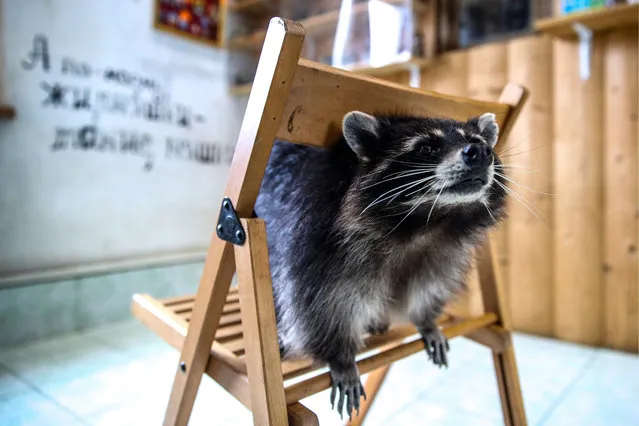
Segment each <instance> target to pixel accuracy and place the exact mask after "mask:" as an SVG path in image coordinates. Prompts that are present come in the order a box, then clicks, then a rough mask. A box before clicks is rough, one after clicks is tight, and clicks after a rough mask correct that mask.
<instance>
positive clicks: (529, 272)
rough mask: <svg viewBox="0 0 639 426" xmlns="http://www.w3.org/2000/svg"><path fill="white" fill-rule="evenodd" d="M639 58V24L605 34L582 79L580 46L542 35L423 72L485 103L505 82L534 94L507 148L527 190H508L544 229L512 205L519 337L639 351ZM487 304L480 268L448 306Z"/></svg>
mask: <svg viewBox="0 0 639 426" xmlns="http://www.w3.org/2000/svg"><path fill="white" fill-rule="evenodd" d="M637 55H638V46H637V32H636V29H635V30H626V31H625V32H622V33H613V34H607V35H606V34H596V35H595V45H594V51H593V57H592V63H591V77H590V80H589V81H586V82H584V81H582V80H581V79H580V75H579V54H578V44H577V43H576V41H560V40H556V39H549V38H544V36H541V35H536V36H529V37H523V38H516V39H513V40H510V41H508V42H502V43H496V44H488V45H484V46H479V47H475V48H471V49H468V50H460V51H456V52H449V53H446V54H444V55H443V56H441V57H439V58H438V59H437V60H436V61H435V62H434V63H433V64H432V65H430V66H429V67H427V68H425V69H424V70H423V73H422V88H423V89H425V90H434V91H438V92H442V93H449V94H453V95H461V96H471V97H475V98H479V99H496V98H497V97H498V96H499V93H500V91H501V89H502V88H503V86H504V85H505V84H506V82H508V81H512V82H518V83H522V84H524V85H526V86H527V87H528V88H529V89H530V90H531V97H530V99H529V101H528V104H527V106H526V108H525V109H524V111H523V112H522V114H521V116H520V118H519V120H518V124H517V126H516V127H515V128H514V129H513V132H512V134H511V137H510V140H509V141H506V145H505V146H503V147H499V148H500V151H501V150H504V149H510V151H509V153H506V156H505V157H504V161H505V162H507V163H510V164H513V165H516V166H517V168H513V169H511V170H510V173H509V177H510V178H512V179H514V180H515V181H516V182H517V183H519V184H520V185H521V186H518V185H516V184H511V185H510V187H511V188H512V189H514V190H517V191H518V192H519V193H520V194H522V195H523V196H525V197H526V199H528V200H529V201H530V203H531V204H532V205H534V208H535V210H536V211H537V213H538V214H539V215H540V216H541V218H542V219H543V221H544V222H545V225H543V224H542V223H541V222H539V220H538V219H536V218H535V217H534V216H533V215H532V214H530V212H529V211H528V210H527V209H526V208H525V207H523V206H521V205H520V204H518V203H517V202H514V201H513V200H512V198H511V200H510V203H509V207H508V209H509V215H510V218H509V219H508V220H507V221H506V226H505V227H504V228H503V229H502V230H500V231H499V232H498V233H497V235H496V237H497V238H498V243H500V246H499V248H500V252H499V256H500V258H499V260H500V263H501V265H502V268H503V270H502V274H503V276H504V278H505V280H504V281H505V284H506V285H505V289H504V290H505V296H506V300H507V301H508V303H507V305H508V308H509V311H510V315H511V317H512V321H513V325H514V328H515V329H516V330H520V331H525V332H530V333H534V334H540V335H546V336H554V337H557V338H559V339H562V340H569V341H576V342H580V343H585V344H592V345H598V346H608V347H612V348H618V349H624V350H628V351H631V352H634V353H637V352H639V342H638V340H639V339H638V334H639V330H638V326H639V325H638V323H639V315H638V312H637V311H638V304H639V300H638V298H639V294H638V286H639V270H638V267H639V259H638V257H639V256H638V250H637V247H639V241H638V240H639V235H638V234H639V226H638V221H639V187H638V186H639V185H638V181H639V176H638V170H637V169H638V166H639V158H638V153H637V145H638V142H639V141H638V140H637V138H638V136H637V131H638V130H639V129H638V128H637V114H638V112H637V108H638V107H637V89H638V88H637ZM391 78H392V79H394V80H395V81H399V82H405V83H408V79H407V76H406V74H404V75H403V76H402V75H399V76H394V77H391ZM510 153H514V154H516V155H514V156H509V154H510ZM524 187H528V188H530V189H532V190H534V191H539V192H542V193H546V194H539V193H536V192H533V191H529V190H528V189H525V188H524ZM548 193H550V194H552V195H547V194H548ZM546 226H547V227H546ZM604 271H605V272H604ZM481 302H482V300H481V294H480V291H479V285H478V280H477V275H476V270H474V271H473V273H472V274H471V276H470V279H469V293H468V294H467V295H465V296H463V297H461V298H460V299H459V300H457V301H456V302H455V303H453V304H451V306H450V307H449V311H451V312H454V313H459V314H477V313H480V312H481V311H482V303H481Z"/></svg>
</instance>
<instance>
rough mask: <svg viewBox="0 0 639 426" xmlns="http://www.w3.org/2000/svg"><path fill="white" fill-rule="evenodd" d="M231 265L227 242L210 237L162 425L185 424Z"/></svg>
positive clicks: (213, 332)
mask: <svg viewBox="0 0 639 426" xmlns="http://www.w3.org/2000/svg"><path fill="white" fill-rule="evenodd" d="M234 267H235V265H234V262H233V250H232V248H231V245H230V244H229V243H227V242H226V241H222V240H220V239H218V238H216V237H214V238H213V240H212V241H211V245H210V246H209V251H208V253H207V255H206V262H205V264H204V271H203V272H202V278H201V279H200V285H199V287H198V291H197V295H196V296H195V306H194V307H193V316H192V317H191V321H190V323H189V328H188V331H187V335H186V339H185V340H184V344H183V345H182V352H181V354H180V363H179V365H178V368H177V371H176V373H175V379H174V381H173V388H172V389H171V396H170V398H169V403H168V406H167V409H166V413H165V416H164V425H165V426H186V425H187V424H188V422H189V418H190V416H191V411H192V410H193V404H194V403H195V397H196V396H197V391H198V388H199V387H200V382H201V380H202V375H203V374H204V371H205V369H206V366H207V364H208V361H209V356H210V354H211V346H212V344H213V337H214V336H215V331H216V329H217V326H218V323H219V321H220V316H221V315H222V309H224V301H225V299H226V295H227V294H228V292H229V288H230V286H231V281H232V279H233V272H234Z"/></svg>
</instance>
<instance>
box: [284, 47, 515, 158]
mask: <svg viewBox="0 0 639 426" xmlns="http://www.w3.org/2000/svg"><path fill="white" fill-rule="evenodd" d="M327 93H330V94H331V95H330V96H327ZM364 99H365V100H366V101H365V102H362V100H364ZM397 108H400V109H401V110H404V111H408V112H410V113H413V114H419V115H425V116H438V117H450V118H456V119H463V120H465V119H467V118H469V117H472V116H478V115H481V114H483V113H485V112H488V111H490V112H494V113H495V115H496V116H497V121H498V123H499V124H500V125H501V124H503V122H504V119H505V117H506V114H507V113H508V108H507V107H506V106H504V105H501V104H498V103H497V102H482V101H469V100H467V99H464V98H460V97H455V96H450V95H444V94H438V93H430V92H424V91H422V90H418V89H413V88H410V87H406V86H403V85H401V84H397V83H392V82H386V81H381V80H379V79H374V78H372V77H368V76H363V75H357V74H353V73H349V72H346V71H341V70H337V69H335V68H331V67H327V66H324V65H322V64H318V63H314V62H310V61H306V60H303V59H302V60H300V66H299V67H298V69H297V71H296V73H295V82H294V84H293V87H292V88H291V92H290V95H289V99H288V101H287V103H286V108H285V110H284V120H282V124H281V127H280V129H279V131H278V132H277V137H278V138H280V139H282V140H286V141H290V142H295V143H301V144H307V145H316V146H326V145H330V144H332V143H334V142H335V141H336V140H337V138H338V137H339V135H340V133H341V123H342V119H343V118H344V115H345V114H346V113H347V112H349V111H353V110H361V111H363V112H367V113H375V112H378V111H389V110H390V111H392V110H396V109H397Z"/></svg>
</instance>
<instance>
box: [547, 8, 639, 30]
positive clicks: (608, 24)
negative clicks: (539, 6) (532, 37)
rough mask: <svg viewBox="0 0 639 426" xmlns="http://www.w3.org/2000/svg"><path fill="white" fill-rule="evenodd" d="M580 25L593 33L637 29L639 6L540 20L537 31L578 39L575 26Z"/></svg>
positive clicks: (594, 10) (603, 9)
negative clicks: (625, 28) (626, 28)
mask: <svg viewBox="0 0 639 426" xmlns="http://www.w3.org/2000/svg"><path fill="white" fill-rule="evenodd" d="M576 23H580V24H582V25H584V26H586V27H588V28H589V29H591V30H592V31H593V32H605V31H613V30H616V29H619V28H624V27H632V26H634V27H636V26H637V24H638V23H639V4H623V5H618V6H610V7H602V8H598V9H592V10H586V11H583V12H575V13H569V14H566V15H562V16H559V17H553V18H545V19H539V20H537V21H536V22H535V30H537V31H541V32H543V33H547V34H550V35H553V36H555V37H561V38H577V34H576V33H575V30H574V29H573V24H576Z"/></svg>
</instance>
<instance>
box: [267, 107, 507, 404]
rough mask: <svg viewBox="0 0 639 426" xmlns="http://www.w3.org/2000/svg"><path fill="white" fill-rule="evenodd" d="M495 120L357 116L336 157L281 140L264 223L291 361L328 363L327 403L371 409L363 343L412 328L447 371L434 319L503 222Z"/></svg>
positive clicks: (272, 162) (333, 150)
mask: <svg viewBox="0 0 639 426" xmlns="http://www.w3.org/2000/svg"><path fill="white" fill-rule="evenodd" d="M498 131H499V129H498V125H497V123H496V121H495V115H494V114H492V113H486V114H483V115H481V116H478V117H474V118H472V119H469V120H468V121H465V122H462V121H456V120H452V119H441V118H424V117H417V116H411V115H397V114H396V115H392V114H391V115H389V114H373V115H370V114H366V113H363V112H359V111H352V112H349V113H348V114H346V115H345V116H344V118H343V122H342V137H341V138H340V140H339V141H338V142H337V143H336V144H335V145H333V146H332V147H330V148H329V149H323V148H316V147H310V146H301V145H294V144H289V143H287V142H282V141H276V142H275V145H274V147H273V150H272V153H271V156H270V158H269V161H268V165H267V169H266V172H265V175H264V179H263V182H262V186H261V188H260V192H259V194H258V198H257V203H256V206H255V213H256V214H257V216H258V217H260V218H263V219H264V220H265V221H266V227H267V240H268V248H269V254H270V268H271V274H272V281H273V294H274V299H275V307H276V317H277V329H278V337H279V343H280V348H281V353H282V357H283V358H284V359H286V358H292V357H310V358H312V359H314V360H316V361H318V362H321V363H326V364H328V367H329V369H330V375H331V380H332V391H331V396H330V402H331V404H332V406H333V408H335V397H336V394H337V391H339V400H338V404H337V410H338V412H339V414H340V415H342V410H343V406H344V400H346V409H347V413H348V415H349V416H350V415H351V413H352V411H353V408H355V410H356V411H359V405H360V398H361V397H363V398H365V397H366V396H365V394H364V389H363V387H362V384H361V381H360V377H359V372H358V369H357V366H356V363H355V356H356V354H357V351H358V349H360V348H361V346H362V342H363V337H365V336H366V334H367V333H383V332H384V331H386V330H387V329H388V328H389V326H390V325H391V324H392V323H396V322H406V321H410V322H411V323H413V324H414V325H415V326H416V328H417V330H418V331H419V332H420V333H421V336H422V338H423V341H424V344H425V347H426V352H427V355H428V358H429V359H430V360H432V362H434V364H435V365H437V366H447V365H448V360H447V351H448V342H447V341H446V338H445V337H444V336H443V334H442V333H441V332H440V330H439V328H438V327H437V325H436V324H435V320H436V319H437V318H438V317H439V315H440V314H441V312H442V309H443V306H444V305H445V304H446V302H447V301H448V300H450V298H451V297H452V296H453V295H455V294H456V293H457V292H459V291H460V290H462V289H464V279H465V276H466V274H467V272H468V270H469V268H470V265H471V261H472V255H473V251H474V248H475V247H477V246H478V245H479V244H480V243H482V241H483V240H484V238H485V237H486V235H487V232H488V231H489V230H490V229H491V227H493V226H494V225H496V224H497V222H498V221H500V220H501V219H502V218H503V216H504V209H505V208H504V205H505V198H506V193H505V189H504V185H505V181H504V175H503V174H502V173H500V172H499V169H500V167H501V163H500V160H499V158H498V157H497V155H496V154H495V152H494V150H493V148H494V146H495V144H496V142H497V137H498Z"/></svg>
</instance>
